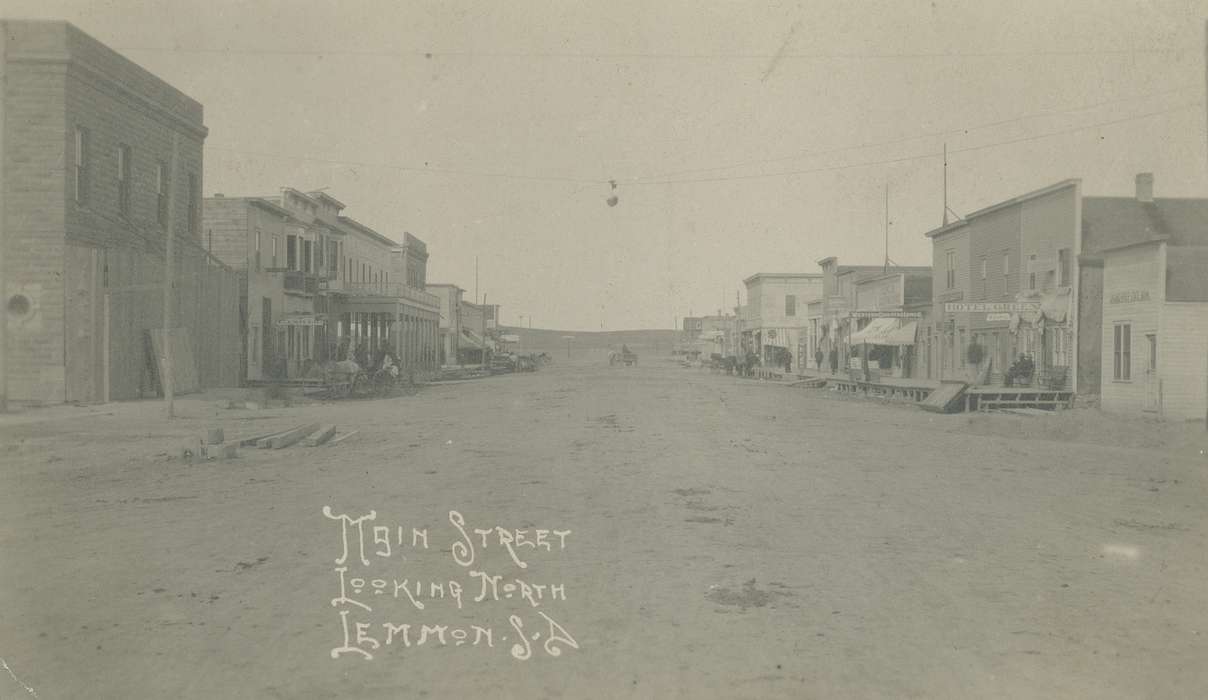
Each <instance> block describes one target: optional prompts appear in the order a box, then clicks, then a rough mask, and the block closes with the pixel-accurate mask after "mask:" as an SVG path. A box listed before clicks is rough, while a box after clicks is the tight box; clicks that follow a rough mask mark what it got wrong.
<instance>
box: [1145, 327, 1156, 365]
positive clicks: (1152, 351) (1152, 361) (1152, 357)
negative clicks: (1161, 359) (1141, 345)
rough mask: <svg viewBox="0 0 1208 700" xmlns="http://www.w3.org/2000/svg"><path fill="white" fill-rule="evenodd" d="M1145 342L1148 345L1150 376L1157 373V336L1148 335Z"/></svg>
mask: <svg viewBox="0 0 1208 700" xmlns="http://www.w3.org/2000/svg"><path fill="white" fill-rule="evenodd" d="M1145 340H1146V342H1147V343H1148V344H1149V372H1150V373H1151V374H1152V373H1154V372H1156V371H1158V336H1156V335H1154V334H1153V333H1149V334H1147V335H1146V336H1145Z"/></svg>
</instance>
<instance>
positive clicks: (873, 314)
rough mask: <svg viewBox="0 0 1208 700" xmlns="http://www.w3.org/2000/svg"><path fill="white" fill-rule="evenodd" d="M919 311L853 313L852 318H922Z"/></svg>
mask: <svg viewBox="0 0 1208 700" xmlns="http://www.w3.org/2000/svg"><path fill="white" fill-rule="evenodd" d="M922 317H923V314H922V312H919V311H853V312H851V315H850V318H922Z"/></svg>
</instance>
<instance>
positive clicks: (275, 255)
mask: <svg viewBox="0 0 1208 700" xmlns="http://www.w3.org/2000/svg"><path fill="white" fill-rule="evenodd" d="M276 266H277V237H276V236H273V264H272V267H276Z"/></svg>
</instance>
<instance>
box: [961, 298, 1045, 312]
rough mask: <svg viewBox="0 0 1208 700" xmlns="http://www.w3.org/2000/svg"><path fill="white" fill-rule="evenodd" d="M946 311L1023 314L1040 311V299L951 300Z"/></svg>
mask: <svg viewBox="0 0 1208 700" xmlns="http://www.w3.org/2000/svg"><path fill="white" fill-rule="evenodd" d="M944 311H946V312H948V313H950V314H965V313H972V314H982V313H991V314H1021V313H1027V312H1030V311H1032V312H1034V311H1040V302H1038V301H1004V302H986V301H966V302H959V301H958V302H949V303H947V304H944Z"/></svg>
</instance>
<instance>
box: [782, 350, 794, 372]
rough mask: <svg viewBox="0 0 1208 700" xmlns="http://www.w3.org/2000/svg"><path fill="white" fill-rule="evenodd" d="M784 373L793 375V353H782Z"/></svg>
mask: <svg viewBox="0 0 1208 700" xmlns="http://www.w3.org/2000/svg"><path fill="white" fill-rule="evenodd" d="M784 373H785V374H792V373H793V353H791V352H789V351H788V350H785V351H784Z"/></svg>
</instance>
